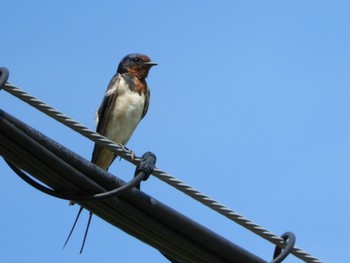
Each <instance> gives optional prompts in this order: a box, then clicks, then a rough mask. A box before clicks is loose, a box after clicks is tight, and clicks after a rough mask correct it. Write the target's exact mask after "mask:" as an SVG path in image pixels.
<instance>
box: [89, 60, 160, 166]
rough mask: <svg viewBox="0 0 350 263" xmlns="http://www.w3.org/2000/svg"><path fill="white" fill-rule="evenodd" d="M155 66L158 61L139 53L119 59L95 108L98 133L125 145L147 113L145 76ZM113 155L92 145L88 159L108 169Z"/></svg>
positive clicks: (148, 95)
mask: <svg viewBox="0 0 350 263" xmlns="http://www.w3.org/2000/svg"><path fill="white" fill-rule="evenodd" d="M155 65H157V63H155V62H153V61H151V59H150V58H149V57H147V56H146V55H141V54H130V55H127V56H126V57H124V58H123V59H122V61H121V62H120V64H119V66H118V70H117V74H115V75H114V76H113V78H112V80H111V81H110V83H109V85H108V87H107V91H106V94H105V96H104V98H103V101H102V104H101V106H100V108H99V109H98V111H97V116H96V119H97V130H96V131H97V132H98V133H99V134H101V135H103V136H105V137H107V138H108V139H110V140H112V141H114V142H116V143H118V144H121V145H126V143H127V142H128V141H129V139H130V137H131V135H132V134H133V132H134V130H135V129H136V126H137V125H138V124H139V122H140V121H141V119H142V118H143V117H144V116H145V115H146V113H147V110H148V105H149V99H150V90H149V88H148V86H147V83H146V78H147V76H148V72H149V70H150V69H151V67H152V66H155ZM114 158H115V154H114V153H112V152H111V151H109V150H107V149H106V148H103V147H101V146H100V145H98V144H95V147H94V151H93V153H92V159H91V162H93V163H95V164H96V165H98V166H99V167H101V168H102V169H104V170H108V168H109V166H110V165H111V163H112V162H113V160H114Z"/></svg>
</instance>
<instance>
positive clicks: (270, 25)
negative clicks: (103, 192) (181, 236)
mask: <svg viewBox="0 0 350 263" xmlns="http://www.w3.org/2000/svg"><path fill="white" fill-rule="evenodd" d="M183 2H185V1H183ZM208 2H209V1H208ZM208 2H205V1H191V2H188V3H174V2H168V1H119V3H118V1H103V0H102V1H98V3H97V2H95V1H90V2H89V3H87V1H1V4H0V6H1V21H2V23H1V41H0V66H6V67H8V68H9V70H10V81H11V82H12V83H14V84H15V85H17V86H20V87H21V88H23V89H24V90H26V91H28V92H29V93H31V94H33V95H35V96H36V97H38V98H39V99H41V100H44V101H45V102H47V103H48V104H50V105H52V106H54V107H55V108H57V109H59V110H61V111H63V112H64V113H66V114H68V115H70V116H72V117H73V118H75V119H76V120H78V121H80V122H81V123H83V124H84V125H86V126H88V127H90V128H92V129H94V112H95V110H96V109H97V108H98V106H99V104H100V102H101V99H102V96H103V94H104V91H105V89H106V86H107V84H108V82H109V80H110V78H111V77H112V75H113V74H114V73H115V71H116V68H117V65H118V63H119V61H120V59H121V58H122V57H124V56H125V55H126V54H128V53H133V52H140V53H144V54H147V55H149V56H150V57H151V58H152V59H153V60H154V61H156V62H158V64H159V65H158V66H157V67H155V68H153V69H152V70H151V73H150V76H149V78H148V83H149V85H150V87H151V90H152V95H151V103H150V108H149V112H148V115H147V116H146V117H145V118H144V120H143V121H142V123H141V124H140V125H139V127H138V128H137V130H136V132H135V133H134V136H133V138H132V139H131V140H130V142H129V144H128V147H129V148H131V149H133V151H134V152H135V153H136V154H137V155H141V154H142V153H143V152H145V151H147V150H151V151H153V152H154V153H156V154H157V156H158V163H157V166H158V167H160V168H162V169H164V170H166V171H168V172H169V173H171V174H173V175H174V176H176V177H178V178H179V179H181V180H183V181H185V182H187V183H188V184H190V185H192V186H193V187H195V188H196V189H199V190H200V191H202V192H204V193H206V194H208V195H209V196H211V197H213V198H215V199H216V200H218V201H220V202H222V203H224V204H226V205H228V206H229V207H231V208H232V209H234V210H235V211H237V212H239V213H241V214H243V215H245V216H246V217H248V218H250V219H251V220H253V221H255V222H257V223H258V224H260V225H262V226H263V227H265V228H267V229H269V230H271V231H272V232H274V233H276V234H282V233H284V232H285V231H288V230H289V231H293V232H294V233H295V234H296V236H297V246H298V247H300V248H302V249H304V250H306V251H307V252H310V253H311V254H313V255H314V256H316V257H318V258H320V259H322V260H324V261H326V262H349V261H350V255H349V253H348V249H349V245H348V236H349V230H348V227H347V224H348V222H349V221H350V211H349V210H350V208H349V199H350V191H349V190H350V179H349V172H350V166H349V154H350V123H349V112H350V104H349V101H350V74H349V69H350V48H349V47H350V19H349V13H350V4H349V2H348V1H215V3H214V2H212V3H208ZM0 106H1V108H2V109H4V110H6V111H8V112H10V113H11V114H13V115H15V116H16V117H18V118H20V119H22V120H23V121H25V122H27V123H28V124H30V125H31V126H33V127H35V128H36V129H38V130H40V131H41V132H43V133H45V134H46V135H48V136H50V137H51V138H53V139H55V140H57V141H58V142H60V143H62V144H63V145H65V146H66V147H69V148H71V149H72V150H74V151H75V152H77V153H78V154H80V155H82V156H84V157H85V158H87V159H90V155H91V151H92V147H93V143H92V142H91V141H89V140H87V139H85V138H83V137H81V136H79V135H77V134H76V133H74V132H72V131H71V130H69V129H68V128H65V127H63V126H62V125H60V124H57V123H56V122H54V121H53V120H51V119H50V118H48V117H46V116H44V115H43V114H42V113H39V112H37V111H35V110H33V109H32V108H31V107H30V106H28V105H26V104H24V103H22V102H20V101H19V100H17V99H16V98H14V97H12V96H11V95H9V94H7V93H6V92H4V91H1V92H0ZM0 169H1V175H0V184H1V185H2V190H1V191H0V200H1V201H0V207H1V210H2V213H1V214H2V216H1V220H0V222H1V224H0V232H1V235H0V246H1V253H0V255H1V256H0V258H1V260H0V261H1V262H52V263H55V262H74V263H79V262H84V263H90V262H103V261H108V262H166V261H165V259H164V258H163V257H162V256H161V255H160V254H159V253H158V252H157V251H156V250H155V249H153V248H152V247H149V246H148V245H145V244H143V243H141V242H140V241H138V240H136V239H135V238H133V237H130V236H128V235H126V234H125V233H124V232H122V231H120V230H119V229H116V228H114V227H112V226H111V225H109V224H107V223H105V222H104V221H102V220H100V219H99V218H97V217H94V218H93V221H92V225H91V229H90V233H89V236H88V240H87V244H86V247H85V251H84V253H83V254H82V255H79V248H80V243H81V240H82V237H83V231H84V229H85V224H86V220H87V213H85V214H84V215H83V216H82V218H81V221H79V225H78V228H77V229H76V231H75V233H74V235H73V237H72V239H71V241H70V243H69V244H68V246H67V247H66V249H65V250H62V245H63V243H64V241H65V238H66V236H67V234H68V232H69V229H70V227H71V225H72V223H73V220H74V218H75V215H76V212H77V210H78V207H69V206H68V203H67V202H66V201H62V200H58V199H54V198H52V197H49V196H46V195H44V194H42V193H40V192H38V191H36V190H35V189H33V188H31V187H30V186H28V185H27V184H26V183H24V182H23V181H21V180H20V179H19V178H18V177H17V176H16V175H15V174H14V173H13V172H12V171H10V170H9V168H8V167H7V166H6V164H5V163H4V162H3V160H0ZM110 171H111V172H112V173H114V174H116V175H118V176H120V177H121V178H122V179H124V180H128V179H130V178H131V176H132V171H133V167H132V166H131V165H130V164H128V163H127V162H126V161H117V162H115V163H114V165H113V166H112V167H111V169H110ZM143 190H144V191H145V192H146V193H147V194H149V195H152V196H154V197H155V198H157V199H159V200H160V201H162V202H164V203H165V204H167V205H169V206H171V207H173V208H175V209H177V210H178V211H180V212H182V213H184V214H185V215H187V216H189V217H191V218H192V219H194V220H197V221H198V222H200V223H201V224H203V225H205V226H207V227H209V228H211V229H212V230H214V231H216V232H217V233H219V234H221V235H223V236H224V237H226V238H228V239H229V240H231V241H233V242H234V243H236V244H238V245H240V246H242V247H243V248H245V249H247V250H249V251H251V252H252V253H254V254H256V255H258V256H260V257H262V258H264V259H266V260H270V259H271V257H272V253H273V249H274V246H273V245H272V244H270V243H268V242H267V241H265V240H263V239H261V238H260V237H257V236H255V235H254V234H252V233H250V232H248V231H247V230H245V229H243V228H242V227H240V226H238V225H236V224H235V223H233V222H231V221H229V220H227V219H226V218H223V217H222V216H219V215H218V214H216V213H215V212H212V211H211V210H209V209H208V208H206V207H203V206H202V205H200V204H199V203H197V202H195V201H193V200H192V199H190V198H189V197H187V196H185V195H183V194H181V193H180V192H178V191H176V190H173V188H171V187H170V186H168V185H166V184H164V183H162V182H160V181H159V180H158V179H156V178H151V179H150V180H149V181H147V182H146V183H144V185H143ZM285 262H300V261H299V260H298V259H296V258H295V257H294V256H290V257H289V258H288V260H286V261H285Z"/></svg>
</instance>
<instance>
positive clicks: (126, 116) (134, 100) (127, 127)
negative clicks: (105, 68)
mask: <svg viewBox="0 0 350 263" xmlns="http://www.w3.org/2000/svg"><path fill="white" fill-rule="evenodd" d="M117 94H118V95H117V96H116V100H115V102H114V104H113V109H112V110H111V112H110V114H109V117H108V118H109V120H108V122H107V123H108V124H107V127H106V134H105V136H106V137H107V138H109V139H111V140H112V141H115V142H116V143H121V144H123V145H125V144H126V143H127V142H128V141H129V139H130V137H131V135H132V134H133V132H134V130H135V129H136V126H137V124H138V123H139V122H140V120H141V116H142V112H143V108H144V104H145V95H144V94H141V95H140V94H139V93H138V92H134V91H131V90H130V89H129V88H127V87H126V85H125V82H124V80H123V79H121V80H120V83H119V85H118V91H117Z"/></svg>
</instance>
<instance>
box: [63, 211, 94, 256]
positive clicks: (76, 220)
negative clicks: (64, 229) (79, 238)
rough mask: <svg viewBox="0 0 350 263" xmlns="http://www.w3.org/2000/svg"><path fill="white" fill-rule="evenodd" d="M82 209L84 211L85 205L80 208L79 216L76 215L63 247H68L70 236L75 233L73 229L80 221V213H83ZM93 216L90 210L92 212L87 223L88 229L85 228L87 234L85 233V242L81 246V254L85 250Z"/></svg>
mask: <svg viewBox="0 0 350 263" xmlns="http://www.w3.org/2000/svg"><path fill="white" fill-rule="evenodd" d="M82 211H83V207H80V209H79V211H78V214H77V216H76V218H75V221H74V224H73V226H72V228H71V230H70V232H69V235H68V237H67V239H66V242H65V243H64V245H63V249H64V248H65V247H66V245H67V243H68V241H69V239H70V237H71V235H72V233H73V231H74V228H75V226H76V224H77V222H78V219H79V217H80V214H81V212H82ZM91 218H92V213H91V212H90V214H89V220H88V223H87V226H86V230H85V234H84V239H83V243H82V245H81V248H80V254H81V253H82V252H83V250H84V246H85V241H86V237H87V234H88V232H89V228H90V223H91Z"/></svg>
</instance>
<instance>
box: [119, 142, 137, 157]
mask: <svg viewBox="0 0 350 263" xmlns="http://www.w3.org/2000/svg"><path fill="white" fill-rule="evenodd" d="M119 146H120V148H122V150H123V151H124V152H126V153H127V154H128V155H129V156H130V158H131V160H132V161H133V160H134V159H135V154H134V153H133V151H132V150H130V149H129V148H127V147H125V146H124V145H123V144H119Z"/></svg>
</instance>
